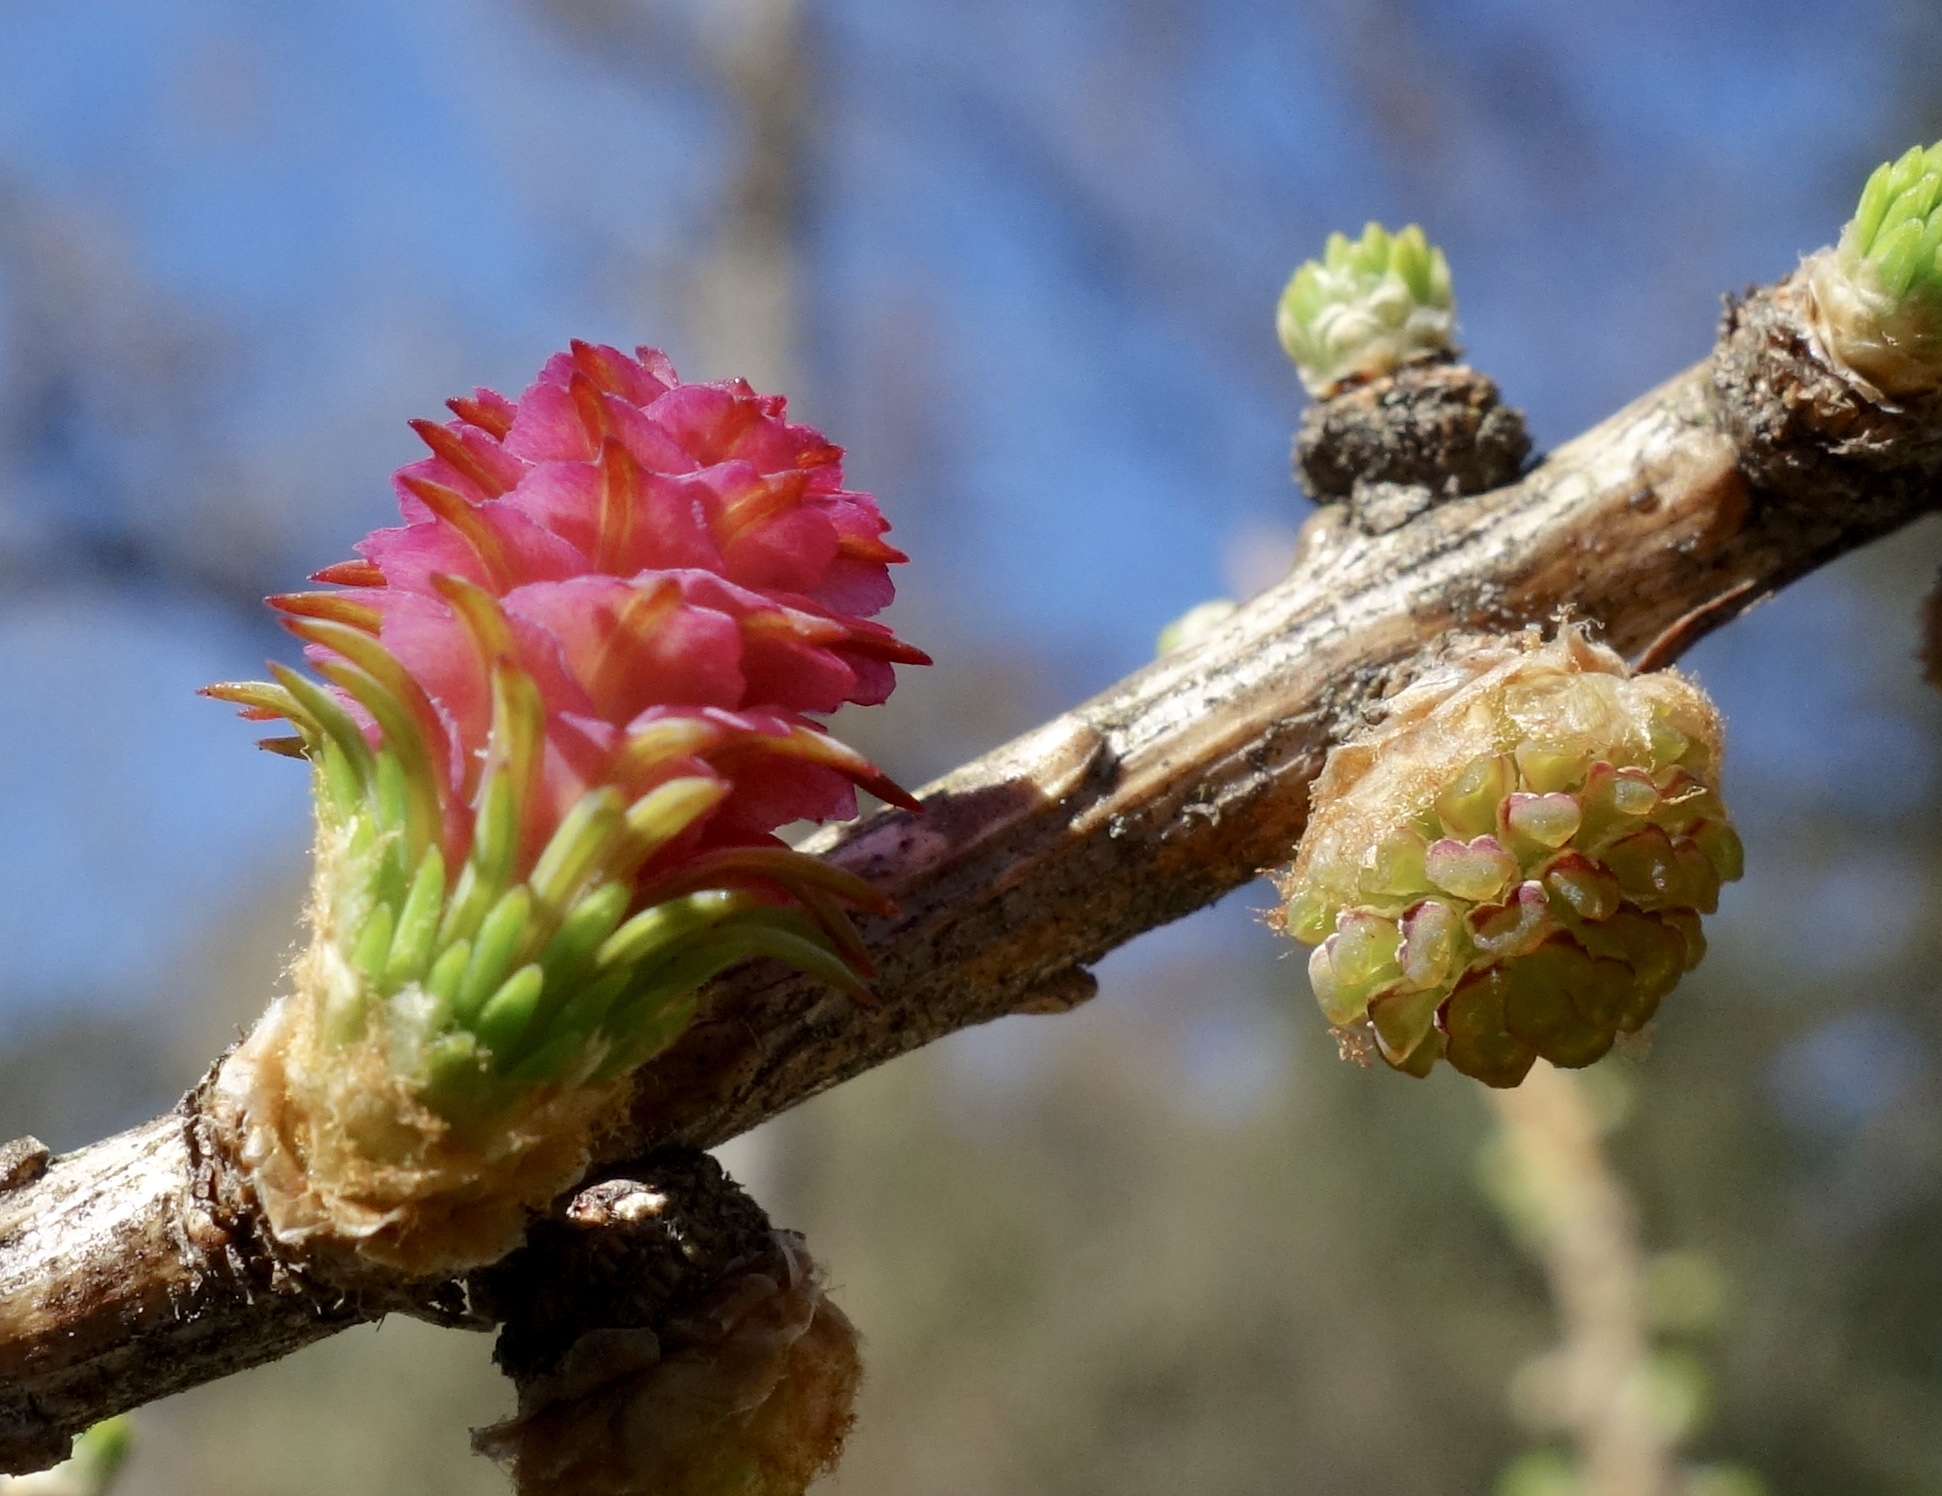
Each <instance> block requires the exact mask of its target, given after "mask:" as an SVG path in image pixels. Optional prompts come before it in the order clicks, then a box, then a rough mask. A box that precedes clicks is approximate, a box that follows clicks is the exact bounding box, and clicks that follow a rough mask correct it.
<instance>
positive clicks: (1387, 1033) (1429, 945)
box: [1279, 623, 1741, 1086]
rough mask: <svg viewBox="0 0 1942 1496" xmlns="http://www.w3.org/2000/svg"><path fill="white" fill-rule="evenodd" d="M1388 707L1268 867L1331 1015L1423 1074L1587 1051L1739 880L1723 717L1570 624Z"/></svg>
mask: <svg viewBox="0 0 1942 1496" xmlns="http://www.w3.org/2000/svg"><path fill="white" fill-rule="evenodd" d="M1387 705H1388V713H1387V715H1386V717H1385V718H1384V720H1383V721H1382V722H1381V723H1380V724H1379V725H1377V726H1376V727H1374V728H1372V729H1371V730H1370V731H1368V732H1367V733H1365V734H1364V735H1362V736H1360V737H1358V738H1356V739H1353V740H1352V741H1350V742H1348V743H1345V744H1344V745H1342V746H1341V747H1340V748H1337V749H1336V750H1335V751H1334V752H1333V753H1332V754H1331V755H1330V756H1329V760H1328V763H1327V765H1326V767H1325V768H1324V769H1323V771H1322V774H1321V776H1320V777H1319V778H1318V779H1317V780H1316V782H1315V786H1314V790H1313V800H1314V809H1313V811H1312V813H1311V814H1310V817H1309V822H1308V830H1307V833H1306V835H1305V836H1304V837H1303V838H1302V844H1301V849H1300V851H1299V853H1298V854H1297V856H1296V860H1295V864H1294V867H1293V868H1292V869H1291V870H1289V871H1288V872H1287V873H1285V874H1284V875H1282V877H1281V879H1280V880H1279V881H1280V887H1281V891H1282V893H1283V896H1284V897H1285V898H1286V899H1287V904H1286V907H1285V909H1284V910H1283V911H1282V912H1281V915H1280V922H1281V923H1282V924H1283V925H1284V927H1285V928H1286V930H1287V931H1288V933H1290V934H1292V935H1293V936H1295V938H1297V939H1298V940H1301V941H1303V942H1305V943H1307V944H1309V945H1312V946H1314V948H1315V949H1314V951H1313V953H1312V954H1311V956H1310V959H1309V968H1308V969H1309V979H1310V982H1311V983H1312V985H1313V987H1314V989H1315V996H1316V998H1317V1000H1318V1001H1319V1002H1320V1003H1321V1007H1322V1011H1323V1013H1324V1014H1325V1015H1326V1016H1327V1017H1328V1020H1329V1022H1330V1023H1331V1024H1333V1025H1335V1026H1336V1027H1337V1028H1338V1029H1341V1030H1347V1031H1349V1035H1350V1038H1351V1040H1352V1041H1354V1043H1355V1047H1357V1048H1359V1049H1368V1048H1373V1049H1374V1050H1375V1051H1376V1052H1377V1053H1379V1054H1380V1055H1381V1056H1382V1058H1383V1059H1384V1060H1385V1061H1387V1062H1388V1063H1389V1064H1390V1065H1391V1066H1393V1067H1394V1068H1396V1069H1398V1070H1403V1071H1406V1072H1408V1073H1410V1074H1413V1075H1425V1074H1427V1073H1428V1072H1429V1070H1430V1068H1431V1067H1432V1066H1433V1065H1434V1064H1435V1063H1436V1061H1437V1060H1438V1059H1439V1058H1442V1059H1447V1060H1448V1061H1449V1062H1450V1063H1451V1064H1452V1065H1454V1066H1455V1067H1456V1068H1457V1069H1458V1070H1461V1071H1463V1072H1464V1073H1465V1074H1466V1075H1471V1076H1474V1077H1476V1078H1477V1079H1478V1080H1481V1081H1484V1082H1485V1083H1487V1084H1489V1085H1494V1086H1514V1085H1516V1084H1517V1083H1518V1082H1519V1081H1521V1080H1522V1079H1523V1078H1524V1075H1525V1072H1526V1071H1528V1070H1529V1069H1530V1067H1531V1064H1532V1062H1533V1061H1534V1060H1535V1059H1536V1058H1537V1057H1538V1056H1540V1055H1541V1056H1543V1057H1544V1058H1545V1059H1547V1060H1549V1061H1551V1062H1552V1063H1553V1064H1556V1065H1563V1066H1580V1065H1588V1064H1590V1063H1591V1062H1592V1061H1593V1060H1596V1059H1598V1058H1599V1057H1600V1056H1601V1055H1603V1054H1604V1053H1605V1052H1606V1051H1607V1050H1609V1049H1610V1048H1611V1047H1612V1044H1613V1041H1614V1040H1615V1039H1616V1038H1617V1037H1618V1036H1619V1035H1620V1034H1628V1033H1633V1032H1636V1031H1637V1030H1638V1029H1639V1028H1641V1027H1642V1026H1643V1025H1644V1024H1645V1023H1647V1022H1648V1021H1649V1020H1650V1019H1651V1017H1652V1015H1653V1013H1654V1012H1655V1011H1656V1010H1657V1008H1658V1005H1659V1000H1660V999H1661V998H1662V997H1664V996H1665V994H1666V993H1667V992H1669V991H1671V989H1672V987H1673V985H1674V984H1675V983H1676V982H1677V981H1678V979H1679V977H1680V975H1681V974H1682V973H1684V972H1685V971H1688V970H1690V969H1691V968H1692V967H1693V966H1695V965H1697V964H1698V962H1699V959H1700V957H1701V956H1702V955H1703V954H1704V952H1705V942H1704V938H1703V937H1702V936H1701V934H1700V927H1699V917H1700V915H1701V914H1710V913H1711V912H1712V911H1713V910H1714V908H1716V907H1717V904H1718V899H1719V890H1720V885H1721V884H1722V883H1723V882H1728V881H1731V880H1733V879H1735V878H1738V877H1739V876H1740V870H1741V869H1740V862H1741V851H1740V843H1739V838H1738V837H1737V836H1736V835H1735V833H1734V831H1733V828H1732V825H1731V823H1730V821H1729V820H1728V818H1727V814H1726V807H1725V806H1724V805H1723V804H1722V803H1721V801H1720V797H1719V757H1720V747H1721V735H1720V721H1719V714H1718V712H1717V711H1715V710H1714V708H1713V705H1712V703H1711V702H1710V701H1709V700H1708V699H1707V697H1706V695H1705V694H1704V693H1703V692H1702V691H1700V690H1699V688H1698V687H1696V686H1694V685H1693V684H1692V683H1691V682H1689V681H1687V680H1686V679H1684V678H1683V677H1682V676H1680V675H1679V674H1678V673H1677V672H1674V671H1670V670H1667V671H1658V672H1655V673H1652V674H1649V675H1638V676H1635V675H1633V674H1631V672H1630V671H1629V670H1628V669H1627V668H1626V666H1625V663H1624V661H1622V660H1621V659H1620V658H1619V657H1618V656H1617V655H1616V654H1614V653H1613V652H1612V651H1611V650H1609V649H1606V648H1604V647H1603V646H1601V645H1596V644H1593V643H1591V642H1590V641H1589V640H1587V639H1586V638H1585V636H1584V633H1583V631H1582V630H1581V629H1580V628H1578V627H1577V626H1576V625H1573V624H1568V623H1567V624H1564V625H1562V626H1561V627H1560V628H1559V630H1558V634H1557V637H1556V638H1555V639H1554V640H1552V641H1551V642H1549V643H1543V642H1541V641H1540V638H1539V635H1538V633H1537V631H1536V630H1534V629H1533V630H1527V631H1526V632H1525V633H1524V634H1522V635H1517V636H1512V637H1510V638H1503V639H1483V640H1477V641H1462V642H1461V643H1459V644H1458V645H1457V646H1455V647H1453V648H1452V650H1451V652H1450V656H1449V658H1448V659H1447V660H1446V662H1445V663H1444V664H1442V665H1441V666H1439V667H1438V668H1437V669H1435V670H1434V671H1432V672H1431V673H1430V674H1428V675H1427V676H1425V677H1424V678H1423V679H1421V680H1419V681H1417V682H1416V683H1415V684H1414V685H1412V686H1410V687H1409V688H1408V689H1406V690H1405V691H1403V692H1401V693H1400V694H1398V695H1397V696H1396V697H1395V698H1394V699H1393V700H1391V701H1390V702H1389V703H1388V704H1387Z"/></svg>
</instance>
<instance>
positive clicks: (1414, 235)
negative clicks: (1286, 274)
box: [1275, 223, 1456, 399]
mask: <svg viewBox="0 0 1942 1496" xmlns="http://www.w3.org/2000/svg"><path fill="white" fill-rule="evenodd" d="M1275 330H1276V331H1277V332H1278V333H1279V334H1280V336H1281V346H1282V347H1283V348H1285V349H1286V350H1287V352H1288V357H1289V358H1291V359H1293V360H1294V363H1295V368H1296V371H1297V372H1298V373H1299V374H1300V375H1301V381H1302V383H1303V384H1304V385H1306V386H1307V387H1308V391H1309V393H1310V394H1312V395H1314V396H1315V397H1316V398H1317V399H1326V398H1327V397H1328V396H1329V395H1331V394H1333V393H1334V392H1335V391H1336V390H1337V389H1339V388H1340V387H1341V386H1342V385H1343V384H1344V383H1346V382H1347V381H1349V380H1350V379H1353V378H1357V377H1369V376H1375V375H1380V374H1387V373H1389V372H1390V371H1391V370H1393V369H1396V368H1398V367H1400V366H1401V365H1403V364H1407V363H1412V362H1415V361H1416V360H1419V359H1426V358H1437V357H1441V356H1444V355H1447V354H1449V353H1451V352H1453V351H1454V347H1453V341H1452V340H1453V337H1454V334H1455V330H1456V301H1455V298H1454V297H1453V296H1452V295H1451V294H1450V266H1449V262H1448V261H1446V260H1445V259H1444V258H1443V251H1442V250H1440V249H1437V248H1435V247H1434V246H1433V245H1431V244H1430V243H1429V241H1428V240H1427V239H1425V238H1424V237H1423V231H1422V230H1421V229H1420V228H1418V227H1417V226H1416V225H1415V224H1411V225H1410V226H1409V227H1408V228H1405V229H1403V230H1402V231H1401V232H1399V233H1396V234H1390V233H1389V232H1388V231H1387V230H1385V229H1384V228H1383V227H1382V225H1380V224H1377V223H1371V224H1369V225H1368V226H1367V227H1366V228H1365V229H1364V230H1363V231H1362V237H1361V238H1360V239H1358V240H1350V239H1348V238H1346V237H1344V236H1343V235H1341V234H1331V235H1329V239H1328V245H1327V247H1326V248H1325V249H1324V250H1323V253H1322V258H1321V259H1319V260H1310V261H1308V262H1307V263H1306V264H1304V265H1302V266H1301V267H1300V268H1299V269H1298V270H1296V271H1295V273H1294V275H1293V277H1292V278H1291V279H1290V280H1289V282H1288V285H1287V288H1286V289H1285V290H1283V291H1282V293H1281V303H1280V306H1279V308H1278V310H1277V312H1276V316H1275Z"/></svg>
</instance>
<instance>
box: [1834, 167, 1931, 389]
mask: <svg viewBox="0 0 1942 1496" xmlns="http://www.w3.org/2000/svg"><path fill="white" fill-rule="evenodd" d="M1802 273H1803V277H1804V279H1805V282H1806V285H1807V289H1808V292H1809V296H1808V301H1809V305H1808V308H1807V315H1808V321H1809V324H1810V325H1811V326H1812V328H1813V330H1814V333H1815V335H1816V337H1817V338H1818V340H1819V341H1820V344H1821V348H1822V351H1823V353H1824V354H1825V355H1826V356H1827V358H1828V359H1829V361H1830V362H1832V363H1833V364H1835V365H1836V366H1837V367H1839V368H1841V369H1843V370H1844V371H1845V372H1848V373H1850V374H1852V375H1854V376H1857V377H1858V380H1859V382H1861V383H1862V384H1863V385H1864V386H1865V387H1866V388H1867V389H1868V391H1869V392H1870V393H1871V394H1875V395H1878V396H1887V397H1897V396H1909V395H1917V394H1922V393H1924V392H1926V391H1930V390H1933V389H1935V388H1937V387H1938V386H1942V144H1938V145H1933V146H1930V147H1929V148H1928V149H1927V150H1924V149H1923V148H1922V147H1920V146H1915V147H1912V148H1911V149H1910V150H1909V151H1907V152H1906V153H1905V154H1904V155H1903V156H1901V157H1900V159H1898V160H1895V161H1889V162H1885V163H1883V164H1882V165H1881V166H1878V167H1876V168H1875V170H1874V173H1873V174H1872V175H1871V176H1870V177H1869V178H1868V183H1867V186H1866V187H1864V188H1863V189H1862V192H1861V201H1860V203H1859V204H1858V205H1857V206H1856V208H1855V210H1854V217H1853V218H1851V219H1849V220H1848V223H1847V225H1846V227H1845V228H1843V229H1842V230H1841V239H1840V242H1839V243H1838V244H1837V245H1835V247H1834V248H1832V249H1824V250H1821V251H1819V252H1817V253H1815V254H1813V255H1810V256H1809V257H1808V258H1807V260H1806V262H1805V263H1804V264H1803V266H1802Z"/></svg>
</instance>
